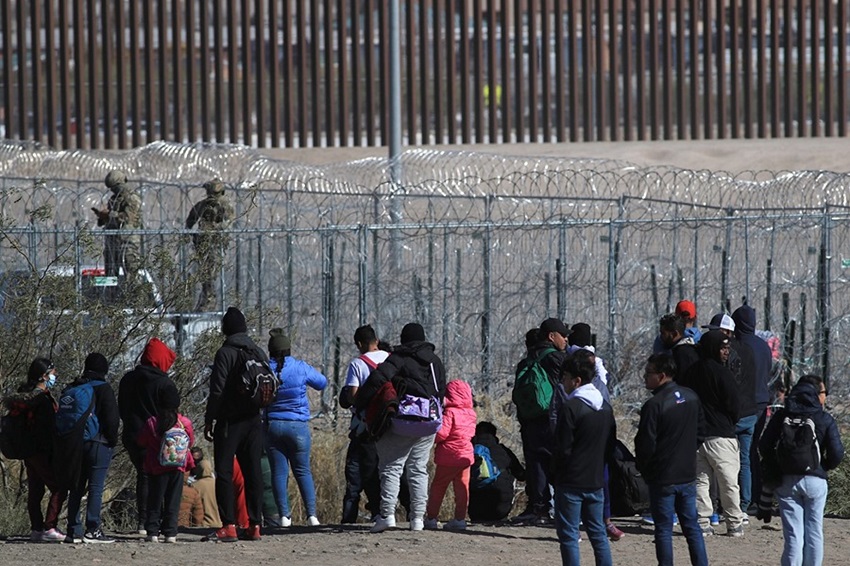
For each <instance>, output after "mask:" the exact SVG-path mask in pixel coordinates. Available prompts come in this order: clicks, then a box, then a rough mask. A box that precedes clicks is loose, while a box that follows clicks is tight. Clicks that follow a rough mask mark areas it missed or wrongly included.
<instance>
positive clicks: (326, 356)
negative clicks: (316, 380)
mask: <svg viewBox="0 0 850 566" xmlns="http://www.w3.org/2000/svg"><path fill="white" fill-rule="evenodd" d="M328 239H329V238H328V234H327V232H322V234H321V249H322V367H323V368H327V367H329V361H330V337H331V322H332V321H331V307H330V304H331V294H332V293H333V281H332V275H331V269H332V266H331V262H332V260H331V257H330V253H331V246H330V242H329V241H328Z"/></svg>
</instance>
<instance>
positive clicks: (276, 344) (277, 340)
mask: <svg viewBox="0 0 850 566" xmlns="http://www.w3.org/2000/svg"><path fill="white" fill-rule="evenodd" d="M290 349H292V343H291V342H290V341H289V336H287V335H286V334H285V333H284V332H283V329H282V328H272V329H271V330H269V353H275V354H279V353H281V352H287V351H289V350H290Z"/></svg>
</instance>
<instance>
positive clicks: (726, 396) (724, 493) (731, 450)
mask: <svg viewBox="0 0 850 566" xmlns="http://www.w3.org/2000/svg"><path fill="white" fill-rule="evenodd" d="M730 349H731V346H730V344H729V338H727V337H726V335H725V334H723V333H722V332H721V331H720V330H709V331H708V332H706V333H705V334H703V336H702V338H701V339H700V341H699V350H700V360H699V361H698V362H697V363H695V364H694V365H693V366H691V369H690V370H689V371H688V372H687V374H686V375H685V376H684V377H682V378H679V379H678V380H677V383H679V384H680V385H683V386H685V387H688V388H690V389H692V390H693V391H694V392H696V394H697V395H698V396H699V399H700V403H702V410H703V414H704V415H705V440H704V441H703V443H702V446H700V448H699V450H698V451H697V509H698V510H699V521H700V527H701V528H702V531H703V534H705V535H706V536H708V535H712V534H714V530H713V528H712V527H711V524H710V521H711V514H712V513H713V508H712V504H711V496H710V494H709V484H710V482H711V478H712V477H715V478H717V483H718V487H719V495H720V503H721V505H722V506H723V514H724V516H725V518H726V527H727V528H726V534H727V535H729V536H742V535H743V534H744V517H745V515H744V514H743V513H742V512H741V500H740V491H739V488H738V472H739V471H740V469H741V461H740V455H739V453H738V439H737V438H736V436H735V424H736V423H737V422H738V390H737V388H736V386H735V379H734V378H733V377H732V372H731V371H729V368H727V367H726V365H725V364H726V361H727V360H728V358H729V351H730Z"/></svg>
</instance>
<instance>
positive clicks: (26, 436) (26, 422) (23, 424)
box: [0, 410, 39, 460]
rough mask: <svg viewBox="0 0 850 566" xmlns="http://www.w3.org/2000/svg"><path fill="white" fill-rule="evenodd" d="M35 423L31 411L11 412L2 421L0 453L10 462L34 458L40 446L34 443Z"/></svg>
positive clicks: (0, 422)
mask: <svg viewBox="0 0 850 566" xmlns="http://www.w3.org/2000/svg"><path fill="white" fill-rule="evenodd" d="M32 427H33V421H32V413H31V412H30V411H26V410H23V411H17V410H15V411H11V412H10V413H9V414H8V415H5V416H3V418H2V419H0V452H2V453H3V456H5V457H6V458H9V459H10V460H23V459H25V458H29V457H30V456H34V455H35V454H36V452H37V451H38V448H39V447H38V446H37V445H36V443H35V442H33V441H32V437H33V431H32Z"/></svg>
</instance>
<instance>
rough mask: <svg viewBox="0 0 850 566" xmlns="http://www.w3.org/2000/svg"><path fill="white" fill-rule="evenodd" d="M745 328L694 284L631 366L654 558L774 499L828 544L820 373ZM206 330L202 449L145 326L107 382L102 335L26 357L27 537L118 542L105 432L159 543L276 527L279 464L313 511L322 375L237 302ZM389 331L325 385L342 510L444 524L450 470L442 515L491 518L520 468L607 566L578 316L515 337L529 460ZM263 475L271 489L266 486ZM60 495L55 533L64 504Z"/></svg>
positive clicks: (420, 351) (583, 328)
mask: <svg viewBox="0 0 850 566" xmlns="http://www.w3.org/2000/svg"><path fill="white" fill-rule="evenodd" d="M755 328H756V318H755V311H754V310H753V309H752V308H750V307H749V306H748V305H746V304H744V305H742V306H741V307H740V308H738V309H737V310H735V312H733V313H732V314H731V315H729V314H727V313H718V314H717V315H716V316H714V317H713V318H712V319H711V322H710V323H709V324H708V325H705V326H704V327H703V329H704V330H705V332H700V331H699V329H698V328H696V307H695V305H694V304H693V303H692V302H690V301H681V302H680V303H679V304H678V305H677V308H676V312H675V313H671V314H669V315H665V316H663V317H662V318H661V319H660V321H659V335H658V338H657V340H656V342H655V344H654V345H653V347H652V350H653V351H652V352H651V354H650V353H649V352H648V354H650V355H649V356H648V358H647V361H646V363H645V367H644V373H643V379H644V383H645V386H646V388H647V389H648V390H649V391H650V392H651V397H650V398H649V399H648V400H647V401H646V403H645V404H644V406H643V408H642V409H641V414H640V423H639V427H638V432H637V435H636V436H635V438H634V447H635V460H636V466H637V469H638V470H639V471H640V472H641V475H642V477H643V479H644V480H645V482H646V485H647V487H648V493H649V513H648V514H647V515H646V516H645V517H644V521H645V522H646V523H647V524H649V525H652V526H653V528H654V531H655V546H656V554H657V559H658V563H659V564H664V565H666V564H672V563H673V550H672V533H673V528H674V525H675V524H678V525H680V527H681V530H682V533H683V534H684V536H685V538H686V540H687V542H688V548H689V553H690V561H691V563H692V564H707V563H708V557H707V554H706V549H705V544H704V538H705V537H708V536H713V535H715V534H719V533H718V532H717V530H716V528H715V527H719V526H720V524H721V523H724V524H725V530H724V531H723V533H722V534H724V535H726V536H730V537H740V536H743V535H744V534H745V530H746V527H747V525H748V524H749V522H750V516H755V517H757V518H759V519H761V520H765V521H770V520H771V518H772V516H773V503H774V498H775V499H776V500H778V507H779V514H780V517H781V522H782V526H783V531H784V534H785V545H784V549H783V553H782V564H803V563H804V564H820V562H821V560H822V555H823V539H822V519H823V510H824V504H825V500H826V493H827V481H826V478H827V471H828V470H830V469H833V468H835V467H836V466H837V465H838V464H839V463H840V461H841V459H842V457H843V451H844V449H843V446H842V444H841V439H840V436H839V433H838V428H837V426H836V423H835V421H834V420H833V418H832V417H831V416H830V415H829V414H828V413H827V412H826V411H825V410H824V405H825V399H826V395H827V388H826V384H825V383H824V381H823V380H822V379H821V378H820V377H818V376H814V375H806V376H803V377H801V378H800V379H799V381H798V382H797V383H796V384H795V385H794V387H793V388H792V389H791V390H790V392H788V394H787V396H784V395H783V393H784V390H783V389H782V388H781V387H777V384H776V382H775V381H774V380H773V379H772V377H771V376H772V366H773V363H774V360H773V358H772V354H771V350H770V348H769V347H768V345H767V343H766V342H765V341H764V340H762V339H761V338H758V337H757V336H756V335H755V333H754V332H755ZM221 330H222V333H223V334H224V337H225V338H224V342H223V344H222V346H221V347H220V348H219V349H218V351H217V352H216V355H215V359H214V361H213V363H212V366H211V367H212V371H211V374H210V378H209V395H208V398H207V404H206V410H205V413H204V420H203V423H201V426H202V429H201V430H202V431H203V432H202V434H203V436H204V437H205V438H206V440H208V441H209V442H211V443H212V446H213V462H212V465H211V464H210V462H209V460H208V459H206V458H205V457H204V455H203V452H202V451H201V450H200V448H199V447H197V446H195V430H194V426H193V423H192V422H191V421H190V420H189V419H188V418H187V417H186V416H185V415H183V414H181V412H180V407H181V398H180V394H179V392H178V389H177V387H176V385H175V383H174V382H173V380H172V379H171V378H170V377H169V374H168V372H169V370H170V368H171V366H172V365H173V363H174V361H175V357H176V356H175V354H174V352H173V351H171V350H170V348H168V346H167V345H166V344H164V343H163V342H161V341H160V340H158V339H157V338H152V339H151V340H150V341H149V342H148V344H147V345H146V347H145V349H144V352H143V353H142V356H141V359H140V362H139V365H138V366H137V367H136V368H134V369H133V370H132V371H130V372H128V373H127V374H125V375H124V376H123V377H122V378H121V379H120V381H119V384H118V395H117V399H116V396H115V394H114V392H113V390H112V387H111V386H110V385H109V384H108V382H107V375H108V373H109V363H108V361H107V359H106V358H105V357H104V356H103V355H101V354H99V353H92V354H90V355H88V357H87V358H86V360H85V364H84V368H83V372H82V374H81V375H80V377H79V378H77V379H75V380H74V381H73V382H71V384H70V385H69V386H68V387H66V388H65V389H64V390H63V392H62V393H61V394H59V395H55V394H54V391H55V388H56V382H57V377H56V368H55V367H54V365H53V364H52V363H51V361H50V360H48V359H45V358H36V359H35V360H34V361H33V362H32V364H31V365H30V368H29V371H28V374H27V379H26V381H25V382H24V383H23V384H22V385H21V386H20V388H19V390H18V392H17V393H15V394H13V395H10V396H7V398H6V399H5V400H4V406H5V408H6V410H7V412H8V413H9V414H10V415H17V416H23V417H25V418H24V420H25V421H26V422H27V423H28V425H27V426H30V427H31V429H30V433H31V434H32V437H33V438H34V439H37V440H38V441H37V442H31V443H30V446H31V448H29V449H28V451H27V450H26V449H22V452H21V453H20V455H19V456H20V459H22V460H23V462H24V466H25V468H26V472H27V481H28V511H29V516H30V523H31V533H30V538H31V540H33V541H38V542H49V541H65V542H71V543H75V542H86V543H107V542H113V539H112V538H111V537H109V536H107V535H106V534H105V533H104V532H103V529H102V527H101V518H100V516H101V501H102V496H103V490H104V483H105V478H106V475H107V473H108V469H109V466H110V463H111V461H112V457H113V452H114V450H115V448H116V446H117V445H118V442H119V440H120V441H121V443H122V445H123V447H124V449H125V450H126V452H127V454H128V456H129V458H130V461H131V462H132V464H133V466H134V467H135V470H136V478H135V479H136V482H135V484H136V485H135V487H136V489H135V496H136V497H135V499H136V505H135V507H136V510H137V513H138V530H139V533H140V534H143V535H145V537H146V540H148V541H150V542H159V541H162V542H166V543H168V542H175V541H176V538H177V536H178V529H179V527H181V526H205V527H211V528H214V531H213V532H212V534H211V535H210V538H212V539H214V540H216V541H219V542H224V543H226V542H234V541H237V540H240V539H241V540H248V541H252V540H254V541H255V540H259V539H260V538H261V536H262V534H261V530H262V528H263V527H264V526H265V527H268V526H279V527H288V526H290V525H291V524H292V517H291V507H290V504H289V497H288V490H287V483H288V478H289V471H290V468H291V470H292V473H293V475H294V477H295V480H296V483H297V485H298V488H299V491H300V494H301V497H302V500H303V504H304V509H305V511H306V516H307V524H308V525H311V526H317V525H319V524H320V522H319V518H318V516H319V514H318V510H317V508H316V493H315V491H316V489H315V486H314V481H313V476H312V470H311V466H310V451H311V432H310V426H309V425H308V421H309V419H310V416H311V413H310V407H309V402H308V393H307V391H308V389H313V390H317V391H321V390H323V389H324V388H325V387H326V386H327V384H328V380H327V378H326V377H325V376H324V375H322V373H321V372H319V371H318V370H316V369H315V368H313V367H312V366H310V365H309V364H307V363H306V362H304V361H301V360H299V359H297V358H296V357H294V356H293V355H292V344H291V341H290V339H289V337H288V336H287V335H286V334H285V332H284V331H283V330H282V329H273V330H271V332H270V337H269V341H268V348H267V350H263V349H262V348H260V347H259V346H257V344H256V343H255V342H254V341H253V340H252V339H251V338H250V337H249V335H248V326H247V323H246V320H245V316H244V315H243V313H242V312H241V311H240V310H239V309H237V308H235V307H230V308H229V309H228V310H227V312H226V313H225V314H224V316H223V318H222V321H221ZM399 342H400V343H399V345H397V346H395V347H390V346H389V345H388V344H387V343H385V342H382V341H380V340H379V338H378V336H377V334H376V332H375V330H374V329H373V328H372V327H371V326H368V325H366V326H362V327H360V328H358V329H357V330H356V331H355V332H354V345H355V346H356V348H357V349H358V351H359V355H358V356H357V357H355V358H354V359H353V360H351V362H350V364H349V366H348V371H347V375H346V380H345V384H344V386H343V387H342V389H341V391H340V394H339V403H340V406H341V407H343V408H346V409H348V408H350V409H351V421H350V427H349V439H350V442H349V446H348V450H347V452H346V457H345V482H346V489H345V494H344V500H343V505H342V517H341V522H342V523H356V522H358V520H359V519H360V514H361V493H365V499H366V501H365V502H364V505H363V507H364V508H365V510H366V515H367V519H368V521H369V522H370V523H371V524H372V526H371V532H373V533H380V532H383V531H386V530H387V529H390V528H394V527H395V526H396V520H397V508H398V504H399V501H400V502H401V504H402V506H403V507H404V508H405V510H406V513H407V517H406V518H407V522H408V525H409V529H410V530H412V531H418V530H423V529H436V528H440V527H441V524H440V521H439V520H440V508H441V505H442V502H443V499H444V496H445V494H446V491H447V489H448V487H449V486H450V485H451V486H452V489H453V491H454V508H453V512H452V514H451V517H450V518H448V520H447V521H446V522H445V523H444V524H443V525H442V528H444V529H447V530H464V529H466V528H467V518H469V519H470V520H472V521H474V522H490V521H492V522H496V521H502V520H505V519H506V518H508V516H509V515H510V513H511V511H512V508H513V504H514V495H515V481H516V480H517V479H519V480H524V481H525V493H526V496H527V507H526V509H525V510H524V511H523V512H521V513H519V514H518V515H517V516H516V517H514V518H513V519H512V520H513V521H514V522H515V523H523V524H534V525H554V527H555V529H556V531H557V536H558V539H559V542H560V549H561V556H562V559H563V563H564V564H565V565H566V564H579V541H580V540H581V534H580V525H582V524H583V527H584V530H585V532H586V536H587V538H588V539H589V541H590V543H591V546H592V549H593V553H594V557H595V561H596V564H598V565H605V564H611V553H610V547H609V540H612V541H618V540H620V539H622V538H623V537H624V536H625V534H624V533H623V531H622V530H620V529H619V528H618V527H617V526H616V525H615V524H614V523H613V522H612V521H611V495H610V490H609V484H610V481H611V476H610V474H609V468H610V466H611V464H612V458H613V454H614V451H615V446H616V444H617V426H616V421H615V418H614V412H613V410H612V407H611V404H610V392H609V383H608V370H607V369H606V367H605V363H604V360H603V358H602V357H601V356H599V355H597V352H596V350H595V347H594V344H593V342H594V340H593V334H592V332H591V328H590V326H589V325H587V324H585V323H577V324H574V325H573V326H572V327H568V326H567V325H566V324H565V323H564V322H563V321H561V320H559V319H557V318H547V319H546V320H544V321H543V322H542V323H541V324H540V326H539V327H536V328H533V329H531V330H529V331H528V332H527V333H526V336H525V343H526V352H525V354H524V355H523V357H522V359H521V360H520V361H519V363H518V364H517V367H516V379H515V382H514V389H513V394H512V400H513V402H514V404H515V405H516V415H517V418H518V421H519V425H520V432H521V439H522V454H523V456H524V460H525V463H524V466H523V464H521V463H520V461H519V459H518V458H517V457H516V455H515V454H514V453H513V452H512V451H511V450H510V449H509V448H507V447H506V446H505V445H504V444H502V443H501V442H500V441H499V439H498V437H497V432H498V431H497V429H496V427H495V426H494V425H493V424H492V423H489V422H478V419H477V415H476V412H475V408H474V407H475V403H474V398H473V391H472V388H471V387H470V385H469V384H468V383H466V382H464V381H463V380H459V379H454V380H451V379H449V378H448V376H447V375H446V370H445V367H444V366H443V363H442V360H441V359H440V357H439V356H438V355H437V354H436V352H435V346H434V344H432V343H431V342H429V341H427V339H426V336H425V331H424V329H423V327H422V326H421V325H420V324H418V323H408V324H406V325H405V326H404V327H403V329H402V330H401V334H400V341H399ZM252 364H259V365H260V366H261V367H265V368H267V370H268V372H271V374H273V375H274V376H275V377H276V379H275V380H273V381H270V382H269V383H274V390H273V391H271V396H270V398H268V399H265V400H264V401H262V403H261V404H260V405H258V401H257V399H258V397H257V396H256V395H254V396H251V395H250V394H248V393H246V387H248V388H249V389H250V386H251V383H249V382H248V381H250V380H247V378H246V375H249V374H248V373H247V372H246V367H249V366H251V365H252ZM255 377H256V376H255ZM262 377H263V376H262V374H261V375H260V376H259V377H256V379H257V380H260V379H262ZM246 380H247V381H246ZM257 383H260V381H257ZM780 383H781V382H780ZM777 395H778V396H779V398H780V402H781V401H782V399H783V398H784V407H781V408H778V410H777V406H776V404H775V403H771V400H772V397H775V396H777ZM774 400H775V399H774ZM122 423H123V426H121V424H122ZM119 428H121V434H120V435H119ZM4 434H5V433H4ZM432 453H433V461H434V464H435V471H434V474H433V478H432V479H431V480H430V485H429V473H428V464H429V462H430V461H431V458H432ZM56 461H61V462H62V465H61V466H55V465H53V463H54V462H56ZM269 487H270V489H269ZM46 491H49V492H50V494H49V498H48V504H47V509H46V513H44V512H43V508H42V506H43V501H42V500H43V497H44V495H45V492H46ZM269 491H270V492H271V493H272V494H273V497H272V501H271V502H269V501H264V494H265V493H267V492H269ZM83 496H86V510H85V515H84V516H83V517H81V502H82V499H83ZM66 499H67V501H68V513H67V514H68V522H67V527H66V532H64V533H63V532H61V530H60V528H59V525H58V519H59V513H60V510H61V508H62V505H63V503H64V501H65V500H66Z"/></svg>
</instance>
